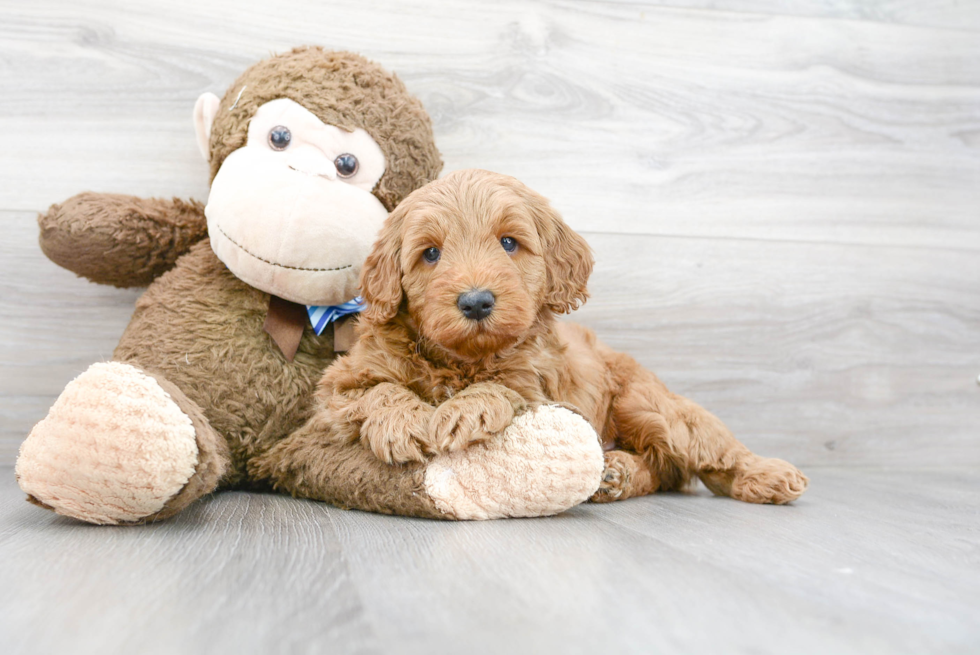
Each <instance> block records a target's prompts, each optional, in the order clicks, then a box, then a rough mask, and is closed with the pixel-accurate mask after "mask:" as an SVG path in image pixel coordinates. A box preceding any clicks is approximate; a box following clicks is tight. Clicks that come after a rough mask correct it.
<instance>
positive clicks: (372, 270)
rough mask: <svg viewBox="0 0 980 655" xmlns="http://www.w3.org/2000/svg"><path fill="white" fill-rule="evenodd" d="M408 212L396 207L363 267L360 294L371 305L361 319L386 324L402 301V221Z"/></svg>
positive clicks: (382, 228)
mask: <svg viewBox="0 0 980 655" xmlns="http://www.w3.org/2000/svg"><path fill="white" fill-rule="evenodd" d="M404 217H405V212H404V211H399V210H398V209H397V208H396V209H395V211H393V212H392V213H391V214H390V215H389V216H388V218H386V219H385V222H384V225H382V226H381V233H380V234H379V235H378V240H377V241H375V242H374V247H373V248H372V249H371V253H370V254H369V255H368V256H367V259H366V260H365V261H364V268H362V269H361V278H360V288H361V296H362V297H363V298H364V300H365V302H367V304H368V307H367V309H365V310H364V311H363V312H361V316H362V318H361V320H367V321H370V322H372V323H386V322H388V321H390V320H391V319H392V318H394V317H395V314H397V313H398V307H399V306H400V305H401V302H402V267H401V249H402V235H401V232H402V222H403V221H404Z"/></svg>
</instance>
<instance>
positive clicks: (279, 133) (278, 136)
mask: <svg viewBox="0 0 980 655" xmlns="http://www.w3.org/2000/svg"><path fill="white" fill-rule="evenodd" d="M292 138H293V134H292V132H290V131H289V128H288V127H286V126H285V125H276V126H275V127H274V128H272V129H271V130H269V145H270V146H272V149H273V150H285V149H286V148H288V147H289V142H290V141H291V140H292Z"/></svg>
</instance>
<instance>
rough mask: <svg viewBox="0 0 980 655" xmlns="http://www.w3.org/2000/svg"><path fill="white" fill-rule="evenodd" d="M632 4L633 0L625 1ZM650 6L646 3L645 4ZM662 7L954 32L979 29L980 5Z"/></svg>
mask: <svg viewBox="0 0 980 655" xmlns="http://www.w3.org/2000/svg"><path fill="white" fill-rule="evenodd" d="M626 1H627V2H629V1H630V0H626ZM644 4H647V3H644ZM656 4H657V5H660V6H663V7H677V8H680V9H715V10H718V11H726V12H750V13H759V14H767V15H786V16H811V17H815V18H836V19H840V20H859V21H871V22H878V23H901V24H906V25H926V26H932V27H942V28H946V29H953V30H974V31H977V30H980V5H978V4H977V3H975V2H963V1H962V0H936V1H935V2H922V1H921V0H864V1H862V2H839V1H837V0H793V1H792V2H786V1H785V0H665V1H664V2H657V3H656Z"/></svg>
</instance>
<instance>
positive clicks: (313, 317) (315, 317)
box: [306, 296, 367, 336]
mask: <svg viewBox="0 0 980 655" xmlns="http://www.w3.org/2000/svg"><path fill="white" fill-rule="evenodd" d="M366 307H367V303H366V302H364V298H361V297H360V296H358V297H357V298H354V299H353V300H348V301H347V302H345V303H344V304H343V305H326V306H322V307H321V306H318V305H307V306H306V312H307V313H308V314H309V315H310V323H311V324H312V325H313V331H314V332H316V334H317V336H320V333H321V332H323V330H324V328H326V327H327V326H328V325H330V324H331V323H333V322H334V321H336V320H337V319H338V318H343V317H344V316H347V315H348V314H356V313H357V312H359V311H362V310H364V309H365V308H366Z"/></svg>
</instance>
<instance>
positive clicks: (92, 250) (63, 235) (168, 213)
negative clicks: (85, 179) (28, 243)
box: [37, 192, 207, 287]
mask: <svg viewBox="0 0 980 655" xmlns="http://www.w3.org/2000/svg"><path fill="white" fill-rule="evenodd" d="M37 222H38V226H39V227H40V228H41V236H40V243H41V250H42V251H44V254H45V255H47V256H48V258H49V259H51V261H53V262H54V263H56V264H58V265H59V266H62V267H63V268H67V269H68V270H69V271H72V272H73V273H77V274H78V275H81V276H82V277H86V278H88V279H89V280H92V281H93V282H98V283H99V284H111V285H113V286H117V287H138V286H146V285H147V284H149V283H150V282H152V281H153V280H154V279H155V278H156V277H158V276H159V275H161V274H163V273H164V272H166V271H167V270H169V269H170V268H171V267H173V265H174V262H175V261H177V258H178V257H180V256H181V255H183V254H184V253H185V252H187V251H188V250H189V249H190V247H191V246H192V245H194V244H195V243H197V242H198V241H200V240H201V239H203V238H204V237H206V236H207V221H206V219H205V218H204V205H202V204H201V203H200V202H197V201H195V200H190V201H185V200H179V199H177V198H174V199H173V200H161V199H156V198H137V197H136V196H126V195H121V194H117V193H91V192H87V193H80V194H78V195H77V196H73V197H71V198H69V199H68V200H66V201H65V202H63V203H61V204H60V205H52V206H51V208H50V209H49V210H48V212H47V213H46V214H41V215H39V216H38V221H37Z"/></svg>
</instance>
